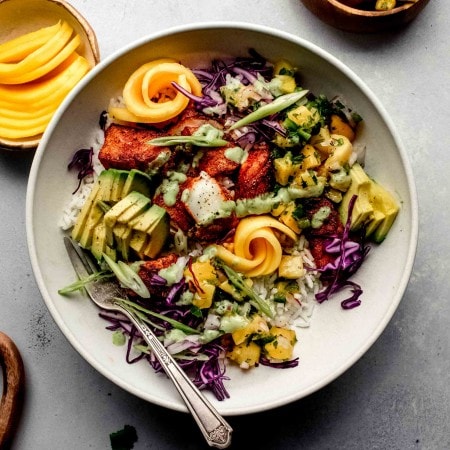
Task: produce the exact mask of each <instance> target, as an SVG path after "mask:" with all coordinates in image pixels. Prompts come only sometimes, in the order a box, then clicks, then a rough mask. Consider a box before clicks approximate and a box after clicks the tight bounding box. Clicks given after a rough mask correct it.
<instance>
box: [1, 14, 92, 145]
mask: <svg viewBox="0 0 450 450" xmlns="http://www.w3.org/2000/svg"><path fill="white" fill-rule="evenodd" d="M80 45H81V38H80V36H79V35H78V34H76V33H74V31H73V29H72V27H71V26H70V25H69V24H68V23H67V22H65V21H60V22H58V23H57V24H55V25H53V26H49V27H45V28H41V29H39V30H37V31H33V32H31V33H28V34H25V35H23V36H20V37H18V38H15V39H12V40H10V41H8V42H5V43H3V44H0V138H5V139H11V140H14V139H26V138H31V137H33V138H34V137H36V136H38V135H40V134H42V133H43V132H44V130H45V128H46V127H47V125H48V123H49V121H50V120H51V118H52V117H53V114H54V112H55V111H56V109H57V108H58V106H59V105H60V103H61V102H62V100H63V99H64V97H65V96H66V95H67V94H68V93H69V92H70V90H71V89H72V88H73V87H74V86H75V84H77V83H78V82H79V81H80V80H81V78H82V77H83V76H84V75H85V74H86V73H87V72H88V71H89V70H90V68H91V67H90V64H89V62H88V61H87V60H86V58H84V57H83V56H81V55H80V54H78V53H77V50H78V48H79V47H80Z"/></svg>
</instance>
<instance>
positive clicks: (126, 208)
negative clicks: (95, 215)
mask: <svg viewBox="0 0 450 450" xmlns="http://www.w3.org/2000/svg"><path fill="white" fill-rule="evenodd" d="M149 204H150V199H149V198H148V197H146V196H144V195H142V194H140V193H139V192H135V191H133V192H130V193H129V194H128V195H127V196H126V197H124V198H123V199H122V200H120V201H119V202H117V203H116V204H115V205H114V206H113V207H112V208H111V209H110V210H109V211H108V212H107V213H106V214H105V224H106V226H107V227H109V228H112V227H114V225H115V223H116V222H117V221H119V222H121V223H125V222H128V221H130V220H132V219H133V218H134V217H136V216H137V215H138V214H140V213H141V212H142V211H143V209H144V208H146V207H147V206H148V205H149Z"/></svg>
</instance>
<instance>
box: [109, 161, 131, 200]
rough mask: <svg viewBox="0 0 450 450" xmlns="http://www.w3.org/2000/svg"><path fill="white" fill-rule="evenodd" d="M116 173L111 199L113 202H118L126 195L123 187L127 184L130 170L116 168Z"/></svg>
mask: <svg viewBox="0 0 450 450" xmlns="http://www.w3.org/2000/svg"><path fill="white" fill-rule="evenodd" d="M115 172H116V173H115V174H114V182H113V187H112V192H111V201H112V202H118V201H120V200H122V198H123V197H124V195H122V193H123V188H124V186H125V182H126V181H127V178H128V174H129V171H128V170H118V169H117V170H116V171H115Z"/></svg>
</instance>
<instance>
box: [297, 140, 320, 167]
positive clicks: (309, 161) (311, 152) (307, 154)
mask: <svg viewBox="0 0 450 450" xmlns="http://www.w3.org/2000/svg"><path fill="white" fill-rule="evenodd" d="M302 155H303V156H304V159H303V161H302V169H303V170H307V169H314V168H316V167H319V166H320V165H321V164H322V161H321V159H320V155H319V153H318V152H317V150H316V149H315V148H314V147H313V146H312V145H310V144H306V145H305V146H304V147H303V149H302Z"/></svg>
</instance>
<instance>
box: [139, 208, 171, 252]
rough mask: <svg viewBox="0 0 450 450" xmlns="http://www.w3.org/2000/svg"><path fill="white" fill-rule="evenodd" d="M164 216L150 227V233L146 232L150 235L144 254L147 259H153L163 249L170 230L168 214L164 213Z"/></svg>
mask: <svg viewBox="0 0 450 450" xmlns="http://www.w3.org/2000/svg"><path fill="white" fill-rule="evenodd" d="M164 213H165V214H164V215H162V216H161V217H160V219H159V220H158V221H157V222H156V223H154V224H153V225H152V226H151V231H147V233H148V234H149V235H150V241H149V243H148V244H147V246H146V248H145V250H144V254H145V255H146V256H148V257H149V258H155V257H156V256H157V255H158V253H159V252H160V251H161V250H162V248H163V247H164V244H165V243H166V240H167V237H168V236H169V230H170V218H169V214H167V213H166V212H165V211H164Z"/></svg>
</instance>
